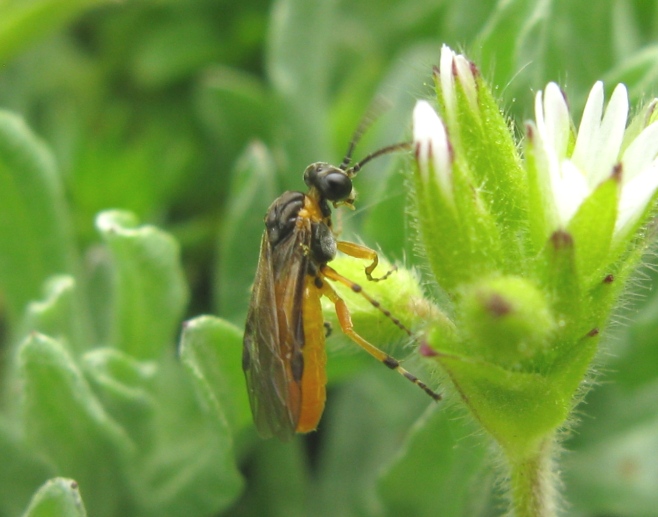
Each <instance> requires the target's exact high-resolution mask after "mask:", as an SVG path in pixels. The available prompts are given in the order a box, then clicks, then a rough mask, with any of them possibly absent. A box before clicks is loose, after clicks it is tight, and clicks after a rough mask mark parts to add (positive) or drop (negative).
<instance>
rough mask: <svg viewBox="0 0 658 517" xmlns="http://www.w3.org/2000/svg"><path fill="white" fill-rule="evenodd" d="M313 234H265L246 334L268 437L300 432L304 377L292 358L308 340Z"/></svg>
mask: <svg viewBox="0 0 658 517" xmlns="http://www.w3.org/2000/svg"><path fill="white" fill-rule="evenodd" d="M309 240H310V232H308V231H306V230H304V229H298V230H295V231H294V232H293V233H292V234H291V235H290V236H289V238H287V239H285V240H284V241H281V242H279V243H278V244H277V245H276V246H274V247H272V246H271V245H270V243H269V241H268V239H267V235H264V236H263V241H262V244H261V254H260V259H259V263H258V270H257V273H256V279H255V281H254V287H253V292H252V298H251V304H250V307H249V313H248V315H247V323H246V328H245V335H244V348H243V368H244V371H245V376H246V378H247V388H248V391H249V401H250V403H251V409H252V413H253V416H254V422H255V424H256V428H257V429H258V432H259V434H260V435H261V436H263V437H270V436H276V437H278V438H279V439H281V440H284V441H286V440H289V439H290V438H291V437H292V436H293V435H294V433H295V428H296V426H297V422H298V420H299V412H300V407H301V385H300V379H299V378H295V375H294V374H293V371H292V368H291V365H292V361H291V358H292V357H298V356H299V355H300V354H301V348H302V346H303V342H304V336H303V327H302V325H301V323H302V298H303V295H304V283H305V276H306V268H307V261H308V258H307V256H306V253H305V251H304V250H305V249H308V244H307V241H309Z"/></svg>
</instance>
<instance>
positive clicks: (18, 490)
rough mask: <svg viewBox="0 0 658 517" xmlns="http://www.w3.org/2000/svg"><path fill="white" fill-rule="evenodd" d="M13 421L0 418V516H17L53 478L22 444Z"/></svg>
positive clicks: (41, 460) (49, 471)
mask: <svg viewBox="0 0 658 517" xmlns="http://www.w3.org/2000/svg"><path fill="white" fill-rule="evenodd" d="M16 420H17V419H13V420H12V419H11V417H6V416H5V415H4V414H3V415H1V416H0V458H2V461H0V515H20V513H21V512H22V511H23V510H25V506H26V505H27V502H28V501H29V500H30V498H31V497H32V495H33V492H34V487H36V486H39V485H40V484H41V483H43V482H44V480H46V479H48V477H50V476H52V475H53V471H52V466H51V465H48V464H47V463H46V461H45V460H44V459H43V458H39V457H38V456H37V455H36V454H35V451H34V449H33V448H31V447H30V446H29V444H27V443H25V441H24V440H23V436H22V433H21V432H20V430H19V429H17V428H18V427H19V426H18V425H17V422H16Z"/></svg>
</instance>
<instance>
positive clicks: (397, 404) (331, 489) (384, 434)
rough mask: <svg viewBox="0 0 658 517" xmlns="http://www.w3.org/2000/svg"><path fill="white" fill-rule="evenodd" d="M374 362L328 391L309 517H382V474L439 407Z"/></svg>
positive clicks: (411, 385) (397, 376) (412, 386)
mask: <svg viewBox="0 0 658 517" xmlns="http://www.w3.org/2000/svg"><path fill="white" fill-rule="evenodd" d="M364 355H365V354H364ZM336 359H337V358H336ZM366 359H370V358H369V357H366ZM334 362H337V361H334ZM370 362H371V364H370V366H369V367H366V368H363V369H362V370H361V371H360V372H359V375H358V376H356V377H354V378H353V379H352V380H351V382H349V383H347V384H344V385H343V386H341V387H340V388H339V389H334V390H332V391H330V393H329V395H330V396H329V398H328V400H327V409H326V411H325V415H324V417H323V419H322V420H321V421H320V427H319V433H320V439H321V441H320V443H321V444H322V447H321V449H320V454H319V456H318V458H317V465H318V467H317V470H316V472H317V478H318V490H319V492H318V496H317V497H316V498H314V500H313V501H312V507H311V511H309V512H307V514H308V515H321V516H333V515H341V516H342V515H346V516H347V515H350V516H352V515H380V514H381V513H382V503H381V501H380V500H379V494H378V490H377V479H378V476H379V475H380V473H381V472H382V469H383V468H385V466H387V465H388V463H389V461H390V459H391V458H392V457H394V456H395V454H396V452H397V451H398V450H399V448H400V446H401V444H402V441H403V440H404V437H405V435H406V433H407V431H408V429H409V428H410V427H411V426H412V425H413V423H414V422H415V421H416V420H417V419H418V417H419V416H420V415H421V414H422V413H423V411H424V410H426V408H427V407H428V406H429V405H434V404H435V403H434V402H432V401H431V400H430V399H429V398H428V397H427V395H425V394H424V393H422V392H421V391H420V390H419V389H418V388H417V387H416V386H414V385H413V384H411V383H410V382H406V381H405V379H403V378H402V377H401V376H400V375H397V374H396V373H395V372H392V371H390V370H387V369H386V368H383V367H382V365H381V364H372V363H373V361H370ZM405 366H407V367H408V368H409V369H412V370H413V371H414V372H415V370H416V368H415V367H413V368H412V367H411V366H409V365H408V364H406V365H405ZM355 465H356V466H358V468H355ZM410 515H411V514H410Z"/></svg>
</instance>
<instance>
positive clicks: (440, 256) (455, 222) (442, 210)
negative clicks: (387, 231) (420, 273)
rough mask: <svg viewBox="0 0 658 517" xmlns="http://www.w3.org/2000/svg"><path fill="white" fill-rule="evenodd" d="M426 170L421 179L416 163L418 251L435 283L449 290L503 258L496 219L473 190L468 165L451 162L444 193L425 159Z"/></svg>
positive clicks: (490, 269)
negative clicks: (448, 186) (449, 187)
mask: <svg viewBox="0 0 658 517" xmlns="http://www.w3.org/2000/svg"><path fill="white" fill-rule="evenodd" d="M428 168H429V172H428V175H427V176H428V177H427V178H424V177H423V174H422V173H421V171H420V169H419V168H418V167H416V170H415V173H414V180H415V195H414V196H413V199H412V201H413V202H414V203H415V208H416V215H417V227H418V230H419V232H420V236H421V238H422V240H423V245H424V246H423V252H424V253H425V256H426V258H427V260H428V262H429V264H430V267H431V268H432V272H433V273H434V276H435V277H436V280H437V282H438V283H439V284H440V285H441V286H442V287H443V288H444V289H446V290H447V291H449V292H451V291H454V290H455V289H456V288H457V286H459V285H460V284H462V283H468V282H470V281H472V280H473V279H476V278H479V277H481V276H482V275H488V274H489V273H491V272H493V271H495V270H496V269H497V268H499V267H501V266H502V265H503V264H505V262H506V259H505V257H504V254H503V251H502V249H503V246H502V241H501V237H500V233H499V230H498V227H497V226H496V222H495V220H494V218H493V217H492V216H491V214H490V213H489V212H488V211H487V208H486V206H485V204H484V203H483V202H482V200H481V199H480V197H479V195H478V194H477V192H474V185H473V182H472V180H471V177H470V173H469V172H468V164H466V163H465V162H463V161H456V162H455V163H454V164H453V166H452V174H451V178H452V181H451V184H452V187H453V188H452V191H451V192H450V193H446V192H443V191H442V189H441V186H440V185H439V181H438V179H437V178H436V177H435V171H434V167H433V164H432V163H431V162H430V163H429V164H428ZM456 207H459V209H457V208H456ZM446 243H449V245H446Z"/></svg>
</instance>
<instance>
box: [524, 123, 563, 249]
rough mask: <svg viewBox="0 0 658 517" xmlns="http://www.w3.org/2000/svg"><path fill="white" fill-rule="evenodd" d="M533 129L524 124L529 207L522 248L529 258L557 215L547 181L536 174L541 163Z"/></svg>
mask: <svg viewBox="0 0 658 517" xmlns="http://www.w3.org/2000/svg"><path fill="white" fill-rule="evenodd" d="M536 133H537V127H536V126H535V124H534V122H528V123H527V125H526V138H525V141H524V142H525V147H524V151H523V154H524V158H525V168H526V174H527V185H528V193H527V198H528V206H531V207H533V209H532V210H528V211H527V213H526V219H527V223H526V224H527V228H528V232H527V234H526V235H525V236H524V237H525V239H524V240H525V247H526V249H527V254H528V255H529V256H533V255H536V254H538V253H539V252H540V251H541V249H542V248H543V247H544V245H545V243H546V239H548V237H549V236H550V234H551V233H552V232H553V230H554V228H556V224H557V213H556V210H555V206H554V204H553V201H552V199H551V193H550V189H551V188H552V187H551V185H550V181H549V178H548V177H547V175H546V174H542V173H540V167H541V166H542V165H541V164H538V163H537V162H538V160H541V158H540V156H538V152H539V153H541V150H538V149H537V148H536V146H535V136H534V135H535V134H536Z"/></svg>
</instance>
